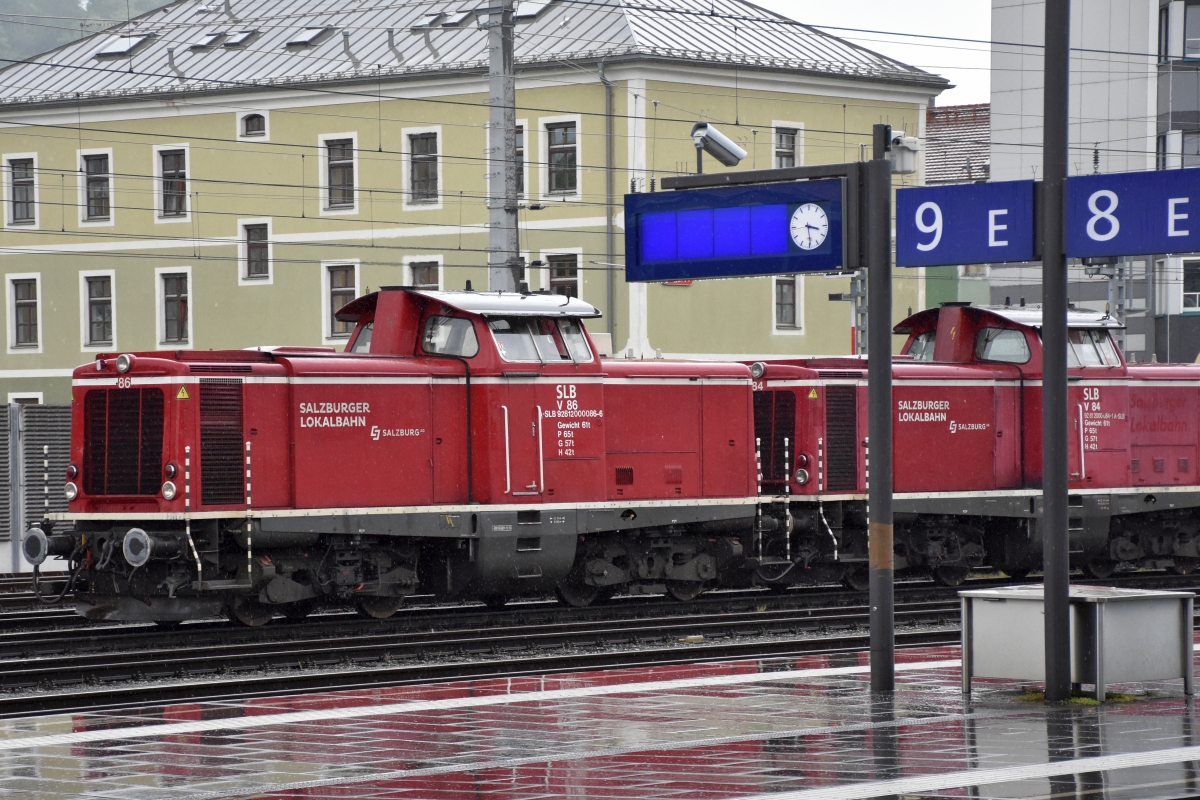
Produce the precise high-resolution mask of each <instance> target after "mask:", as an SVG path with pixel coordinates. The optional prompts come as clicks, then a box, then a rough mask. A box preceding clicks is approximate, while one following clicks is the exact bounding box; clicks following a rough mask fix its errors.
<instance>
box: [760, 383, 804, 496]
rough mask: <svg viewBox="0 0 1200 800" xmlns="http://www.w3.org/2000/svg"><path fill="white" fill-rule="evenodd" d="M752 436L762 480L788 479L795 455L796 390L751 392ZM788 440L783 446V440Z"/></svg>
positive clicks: (780, 480) (781, 480) (777, 480)
mask: <svg viewBox="0 0 1200 800" xmlns="http://www.w3.org/2000/svg"><path fill="white" fill-rule="evenodd" d="M754 436H755V437H756V438H757V439H758V440H759V443H760V444H759V448H760V449H759V455H760V456H761V458H762V473H763V480H764V481H775V482H780V483H782V482H783V481H786V480H787V479H788V473H789V472H790V471H791V464H788V463H785V461H784V453H785V452H786V453H787V454H788V459H789V460H794V459H795V456H796V393H795V392H793V391H791V390H780V391H774V392H755V393H754ZM785 439H786V440H787V444H786V446H785V445H784V440H785Z"/></svg>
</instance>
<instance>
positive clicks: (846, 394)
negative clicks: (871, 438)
mask: <svg viewBox="0 0 1200 800" xmlns="http://www.w3.org/2000/svg"><path fill="white" fill-rule="evenodd" d="M857 399H858V390H857V389H856V388H855V387H853V386H827V387H825V436H826V439H825V453H826V456H825V457H826V462H825V484H826V489H827V490H828V491H831V492H852V491H854V490H855V489H856V488H857V487H858V441H857V440H858V402H857Z"/></svg>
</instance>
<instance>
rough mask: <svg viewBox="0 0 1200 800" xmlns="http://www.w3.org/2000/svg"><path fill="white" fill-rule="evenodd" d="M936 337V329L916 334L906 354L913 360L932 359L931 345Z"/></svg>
mask: <svg viewBox="0 0 1200 800" xmlns="http://www.w3.org/2000/svg"><path fill="white" fill-rule="evenodd" d="M936 339H937V331H925V332H924V333H919V334H917V337H916V338H915V339H913V341H912V344H911V345H909V346H908V355H910V356H912V358H913V361H933V346H934V344H935V342H936Z"/></svg>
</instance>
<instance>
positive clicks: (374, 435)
mask: <svg viewBox="0 0 1200 800" xmlns="http://www.w3.org/2000/svg"><path fill="white" fill-rule="evenodd" d="M371 438H372V439H374V440H375V441H377V442H378V441H379V426H378V425H372V426H371Z"/></svg>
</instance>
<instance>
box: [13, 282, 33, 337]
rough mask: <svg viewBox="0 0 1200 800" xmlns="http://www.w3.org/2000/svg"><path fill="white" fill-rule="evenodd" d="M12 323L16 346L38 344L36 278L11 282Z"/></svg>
mask: <svg viewBox="0 0 1200 800" xmlns="http://www.w3.org/2000/svg"><path fill="white" fill-rule="evenodd" d="M12 293H13V320H14V322H15V324H14V325H13V328H14V333H15V338H14V340H13V344H14V345H15V346H16V347H37V345H38V293H37V280H35V279H33V278H22V279H20V280H14V281H13V282H12Z"/></svg>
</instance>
